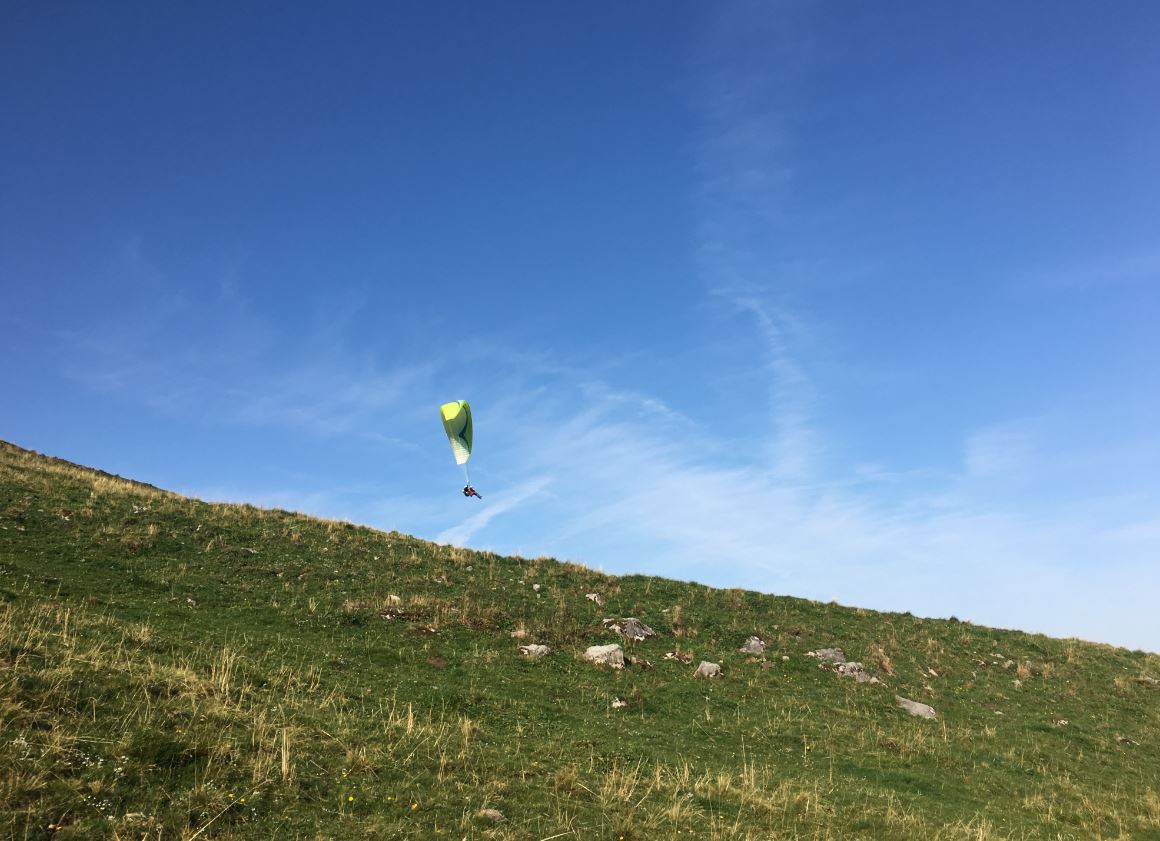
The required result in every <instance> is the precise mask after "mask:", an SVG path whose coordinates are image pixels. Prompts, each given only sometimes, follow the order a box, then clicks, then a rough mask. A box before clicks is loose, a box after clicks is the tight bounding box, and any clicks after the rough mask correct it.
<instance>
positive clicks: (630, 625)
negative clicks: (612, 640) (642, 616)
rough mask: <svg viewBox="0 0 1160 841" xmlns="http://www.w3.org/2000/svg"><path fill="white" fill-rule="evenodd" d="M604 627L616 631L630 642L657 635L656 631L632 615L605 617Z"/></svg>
mask: <svg viewBox="0 0 1160 841" xmlns="http://www.w3.org/2000/svg"><path fill="white" fill-rule="evenodd" d="M604 627H605V628H607V629H608V630H609V631H616V633H618V634H620V635H621V636H622V637H624V638H625V639H626V640H628V641H629V642H640V641H641V640H643V639H648V638H649V637H655V636H656V635H657V632H656V631H654V630H653V629H652V628H650V627H649V626H648V625H646V624H644V623H643V622H641V621H640V620H639V619H636V618H635V617H632V616H629V617H627V618H625V619H605V620H604Z"/></svg>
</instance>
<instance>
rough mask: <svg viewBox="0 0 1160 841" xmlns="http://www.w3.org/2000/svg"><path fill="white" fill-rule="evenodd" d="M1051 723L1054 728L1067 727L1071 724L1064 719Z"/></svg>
mask: <svg viewBox="0 0 1160 841" xmlns="http://www.w3.org/2000/svg"><path fill="white" fill-rule="evenodd" d="M1051 723H1052V724H1054V725H1055V726H1056V727H1067V725H1069V724H1071V722H1070V721H1068V720H1067V719H1066V718H1057V719H1055V721H1053V722H1051Z"/></svg>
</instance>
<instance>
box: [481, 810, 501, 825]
mask: <svg viewBox="0 0 1160 841" xmlns="http://www.w3.org/2000/svg"><path fill="white" fill-rule="evenodd" d="M479 816H480V817H481V818H485V819H487V820H489V821H491V822H492V823H502V822H503V821H506V820H507V818H505V817H504V816H503V812H501V811H500V810H499V809H480V810H479Z"/></svg>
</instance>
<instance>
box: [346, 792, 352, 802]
mask: <svg viewBox="0 0 1160 841" xmlns="http://www.w3.org/2000/svg"><path fill="white" fill-rule="evenodd" d="M352 800H354V795H353V794H348V795H347V796H346V802H347V803H349V802H350V801H352Z"/></svg>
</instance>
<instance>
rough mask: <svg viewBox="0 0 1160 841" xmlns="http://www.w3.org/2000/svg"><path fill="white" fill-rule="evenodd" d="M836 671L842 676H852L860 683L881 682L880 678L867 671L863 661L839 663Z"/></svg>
mask: <svg viewBox="0 0 1160 841" xmlns="http://www.w3.org/2000/svg"><path fill="white" fill-rule="evenodd" d="M834 671H836V672H837V673H838V674H840V675H841V676H842V677H851V678H853V679H854V680H856V681H858V683H880V681H879V680H878V678H876V677H874V675H872V674H870V673H869V672H867V671H866V669H865V667H864V666H863V665H862V664H861V663H848V662H847V663H839V664H838V665H837V668H836V669H835V670H834Z"/></svg>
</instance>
